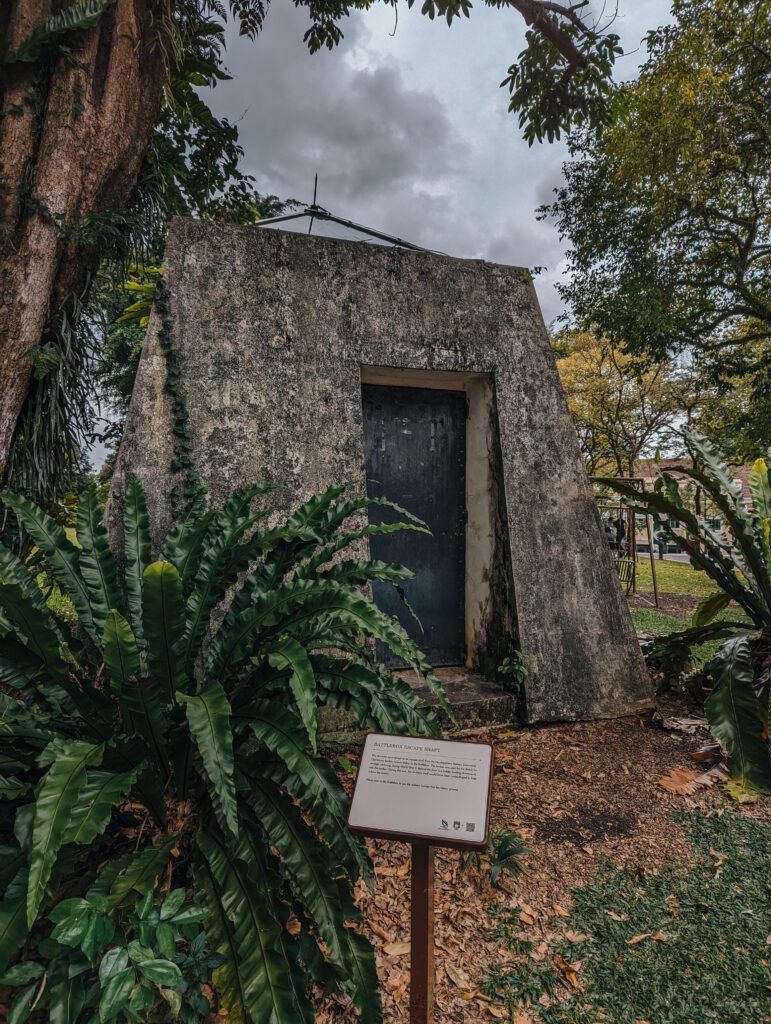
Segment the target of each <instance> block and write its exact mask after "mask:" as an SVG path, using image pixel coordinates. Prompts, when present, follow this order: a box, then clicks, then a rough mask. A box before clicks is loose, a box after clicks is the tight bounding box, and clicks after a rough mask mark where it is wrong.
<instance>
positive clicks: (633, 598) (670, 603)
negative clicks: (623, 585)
mask: <svg viewBox="0 0 771 1024" xmlns="http://www.w3.org/2000/svg"><path fill="white" fill-rule="evenodd" d="M626 600H627V604H628V605H629V607H630V608H647V609H649V610H650V611H656V612H663V613H664V615H672V616H674V617H675V618H677V619H685V618H687V617H688V616H689V615H693V613H694V612H695V611H696V609H697V608H698V607H699V602H700V601H701V598H700V597H694V596H693V595H692V594H659V606H658V608H657V607H656V605H655V603H654V599H653V591H650V592H648V591H646V590H639V591H638V592H637V593H636V594H629V596H628V597H627V599H626Z"/></svg>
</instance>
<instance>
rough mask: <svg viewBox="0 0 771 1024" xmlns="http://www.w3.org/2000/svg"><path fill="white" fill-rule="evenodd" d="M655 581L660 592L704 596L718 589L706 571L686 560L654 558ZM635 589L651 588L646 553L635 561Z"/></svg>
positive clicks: (649, 589) (651, 582)
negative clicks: (671, 560) (697, 568)
mask: <svg viewBox="0 0 771 1024" xmlns="http://www.w3.org/2000/svg"><path fill="white" fill-rule="evenodd" d="M656 582H657V584H658V588H659V592H660V593H662V594H692V595H693V596H694V597H706V596H707V595H708V594H713V593H714V592H715V591H716V590H717V589H718V588H717V585H716V584H715V582H714V581H713V580H711V579H710V578H709V576H707V574H706V573H704V572H701V571H699V570H696V569H694V568H693V566H692V565H690V564H689V563H688V562H668V561H666V560H664V561H659V560H658V559H656ZM637 589H638V590H642V591H652V590H653V579H652V576H651V563H650V559H649V558H648V557H647V555H642V556H640V559H639V561H638V563H637Z"/></svg>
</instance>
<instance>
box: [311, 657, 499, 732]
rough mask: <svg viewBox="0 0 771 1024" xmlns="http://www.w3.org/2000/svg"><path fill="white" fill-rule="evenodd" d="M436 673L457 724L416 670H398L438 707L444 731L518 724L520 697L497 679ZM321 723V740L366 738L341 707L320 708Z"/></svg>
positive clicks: (448, 670) (446, 670) (463, 671)
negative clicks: (453, 722)
mask: <svg viewBox="0 0 771 1024" xmlns="http://www.w3.org/2000/svg"><path fill="white" fill-rule="evenodd" d="M436 674H437V676H438V677H439V680H440V682H441V683H442V686H443V687H444V690H445V693H446V694H447V699H448V700H449V702H450V705H451V707H452V709H453V712H454V713H455V717H456V719H457V723H456V724H455V725H453V724H452V723H451V722H450V720H449V718H448V717H447V715H446V714H445V713H444V711H442V710H440V709H438V707H437V706H438V700H437V698H436V697H435V696H434V695H433V694H432V693H431V692H430V691H429V689H428V687H427V686H425V685H424V684H423V682H422V680H421V679H419V678H418V676H416V675H415V673H414V672H409V671H403V672H399V673H398V675H400V676H401V677H402V679H404V680H405V682H407V683H409V684H410V686H411V687H412V688H413V690H415V692H416V693H417V694H419V696H421V697H422V698H423V700H424V703H425V704H426V705H427V706H429V707H433V708H437V711H438V715H439V723H440V725H441V727H442V731H443V732H445V733H447V734H450V735H453V736H457V735H466V734H469V733H471V732H479V731H493V732H494V731H499V730H500V729H502V728H509V729H512V728H516V727H517V725H518V718H517V698H516V696H515V695H514V694H513V693H508V692H507V691H505V690H502V689H501V687H500V684H498V683H496V682H495V681H494V680H491V679H485V678H484V677H483V676H479V675H475V674H474V673H473V672H470V671H469V670H468V669H466V668H455V667H453V668H439V669H437V670H436ZM317 723H318V730H319V735H320V737H321V740H322V742H323V743H325V744H328V745H330V744H331V745H335V744H351V743H361V741H362V739H363V737H364V732H363V731H362V730H361V729H360V728H359V727H358V724H357V722H356V720H355V719H354V717H353V715H350V714H348V713H347V712H345V711H340V710H339V709H337V708H320V709H319V711H318V713H317Z"/></svg>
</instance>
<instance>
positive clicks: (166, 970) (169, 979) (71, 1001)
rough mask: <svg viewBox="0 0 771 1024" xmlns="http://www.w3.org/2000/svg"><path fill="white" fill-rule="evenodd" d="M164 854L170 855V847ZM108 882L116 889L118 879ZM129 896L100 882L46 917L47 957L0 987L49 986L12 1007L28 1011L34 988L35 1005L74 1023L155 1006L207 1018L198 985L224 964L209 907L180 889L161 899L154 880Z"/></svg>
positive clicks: (140, 1015)
mask: <svg viewBox="0 0 771 1024" xmlns="http://www.w3.org/2000/svg"><path fill="white" fill-rule="evenodd" d="M163 852H164V854H165V855H166V856H168V848H166V849H165V850H164V851H163ZM105 874H106V872H105ZM100 881H101V882H102V883H103V882H104V881H105V878H104V876H102V879H101V880H100ZM111 883H112V887H113V889H115V890H119V889H120V887H121V879H120V876H117V875H116V876H114V877H112V878H111ZM105 891H106V892H107V895H105ZM126 895H128V897H129V899H128V902H124V903H123V904H122V905H118V904H116V902H115V899H114V898H112V899H111V898H110V897H111V896H112V893H111V892H110V890H109V888H108V887H107V886H105V885H104V884H102V885H101V886H100V885H98V884H97V885H92V886H91V888H90V889H89V890H88V891H86V893H85V895H84V896H83V897H70V898H67V899H63V900H62V901H61V902H59V903H57V904H56V906H55V907H54V908H53V909H52V910H51V912H50V913H49V915H48V922H50V924H53V926H54V927H53V929H52V930H51V932H50V936H49V937H48V938H47V939H45V940H43V942H41V943H40V944H39V954H40V955H41V959H43V960H44V961H45V962H44V963H38V962H34V961H30V960H25V961H23V962H20V963H18V964H16V965H15V966H14V967H11V968H10V969H9V970H8V971H6V973H5V974H4V975H3V976H1V977H0V984H7V985H23V984H24V983H25V982H27V981H28V980H29V979H30V978H35V979H38V978H40V977H41V976H43V977H45V978H50V979H51V980H52V984H50V985H48V986H46V985H44V984H40V983H37V984H35V985H34V986H29V987H28V988H25V989H23V990H22V991H21V992H19V993H17V994H16V996H15V1005H18V1006H19V1007H24V1010H25V1011H26V1013H29V1004H30V1001H31V1000H32V997H33V995H34V993H35V992H36V991H37V996H36V997H35V999H34V1000H33V1002H34V1004H35V1006H36V1008H37V1009H38V1010H40V1011H43V1010H46V1009H47V1010H48V1011H49V1017H50V1019H51V1020H56V1021H72V1022H73V1024H74V1022H75V1021H76V1020H81V1019H86V1018H84V1017H82V1016H81V1014H83V1013H85V1014H87V1015H88V1017H87V1019H89V1020H98V1021H100V1022H107V1021H112V1020H117V1021H135V1022H142V1021H145V1020H147V1014H148V1013H149V1012H150V1011H151V1010H152V1009H153V1007H154V1006H157V1007H158V1008H159V1009H160V1010H161V1012H164V1011H163V1008H165V1011H166V1012H167V1013H170V1014H171V1015H172V1016H171V1017H167V1018H165V1019H173V1020H180V1021H185V1022H193V1021H201V1020H204V1019H206V1017H207V1016H208V1015H209V1014H210V1013H211V1010H212V1007H211V1005H210V1003H209V1000H208V999H207V998H206V996H204V994H203V992H202V990H201V983H202V982H203V983H208V982H210V980H211V975H212V972H213V971H214V970H216V969H217V968H218V967H220V966H221V965H222V964H223V963H224V957H222V956H221V955H220V954H218V953H213V952H208V951H207V950H206V934H205V932H204V931H203V930H202V928H201V922H202V921H203V920H204V918H206V917H208V916H209V911H208V909H207V908H206V907H205V906H203V905H202V904H200V903H193V902H190V901H188V900H187V896H186V892H185V890H184V889H181V888H180V889H175V890H173V891H172V892H170V893H168V895H166V896H165V897H163V896H161V895H160V894H159V892H158V891H157V889H156V888H154V886H153V884H152V879H151V880H150V883H149V887H148V888H146V889H141V890H140V891H136V890H135V889H131V890H129V891H128V893H126ZM89 1011H91V1012H89ZM93 1011H96V1014H97V1016H96V1017H94V1016H93ZM20 1012H21V1011H20ZM24 1019H26V1017H24V1016H20V1017H19V1018H18V1020H24Z"/></svg>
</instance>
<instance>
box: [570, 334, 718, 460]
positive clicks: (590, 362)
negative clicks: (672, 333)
mask: <svg viewBox="0 0 771 1024" xmlns="http://www.w3.org/2000/svg"><path fill="white" fill-rule="evenodd" d="M554 347H555V352H556V355H557V356H558V359H557V369H558V370H559V374H560V380H561V381H562V386H563V388H564V390H565V395H566V397H567V402H568V409H569V410H570V415H571V417H572V419H573V423H574V424H575V428H576V431H577V433H578V439H579V443H580V445H581V450H582V452H583V454H584V458H585V459H586V463H587V469H588V471H589V473H590V475H595V474H597V473H599V472H607V473H613V474H614V475H617V476H634V465H635V462H636V461H637V460H638V459H640V458H642V457H646V456H652V455H653V454H654V453H655V451H656V449H657V448H665V447H670V448H675V449H676V452H675V453H676V454H680V451H681V449H682V440H681V439H680V438H679V436H678V434H677V431H678V428H679V427H681V426H682V424H683V419H684V414H687V411H688V410H693V409H694V408H695V407H696V406H697V404H698V402H699V391H698V383H697V381H696V380H695V378H694V376H693V375H692V374H691V373H690V372H689V371H687V370H686V369H684V368H683V367H681V366H679V365H678V364H677V363H676V362H674V361H671V360H665V361H663V362H661V363H658V364H657V365H655V366H650V367H648V368H642V367H641V366H640V364H639V363H638V362H637V361H636V360H635V359H634V358H633V357H632V356H630V355H629V354H628V353H627V352H626V351H625V349H623V348H619V347H616V346H615V345H613V344H611V343H610V342H609V341H608V340H607V339H604V338H602V337H600V336H599V335H597V334H595V333H593V332H592V331H565V332H563V333H562V334H560V335H558V337H557V338H556V339H555V341H554Z"/></svg>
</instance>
